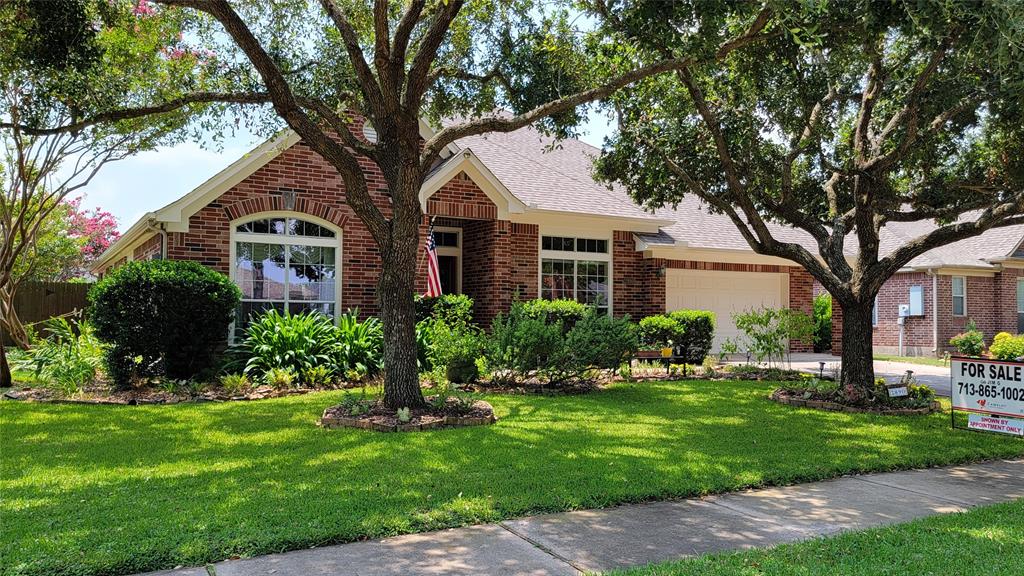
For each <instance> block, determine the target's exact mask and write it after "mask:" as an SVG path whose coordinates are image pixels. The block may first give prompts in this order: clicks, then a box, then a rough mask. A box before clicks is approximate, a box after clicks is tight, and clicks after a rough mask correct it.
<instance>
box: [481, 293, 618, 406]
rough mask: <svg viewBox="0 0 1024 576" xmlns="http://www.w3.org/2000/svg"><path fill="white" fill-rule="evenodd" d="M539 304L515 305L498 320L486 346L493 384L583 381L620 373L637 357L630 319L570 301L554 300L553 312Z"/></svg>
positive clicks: (535, 302)
mask: <svg viewBox="0 0 1024 576" xmlns="http://www.w3.org/2000/svg"><path fill="white" fill-rule="evenodd" d="M538 302H540V301H536V300H535V301H531V302H517V303H515V304H513V305H512V308H511V310H509V313H508V314H507V315H505V314H500V315H498V317H497V318H495V320H494V323H493V324H492V326H491V334H490V335H489V337H488V338H487V342H486V360H487V365H488V367H489V368H490V369H491V371H492V377H493V379H494V380H495V381H497V382H504V383H515V384H522V383H531V382H533V383H540V384H546V385H555V386H558V385H563V384H575V383H582V382H587V381H589V380H591V378H592V372H593V371H594V370H613V369H617V368H619V367H620V366H621V365H622V363H623V362H625V361H627V360H629V359H630V358H631V357H632V356H633V355H634V354H635V353H636V349H637V347H638V340H637V328H636V325H635V324H633V323H632V322H630V321H629V318H628V317H624V318H612V317H611V316H609V315H607V314H599V313H597V312H596V311H595V310H594V309H593V308H591V307H588V306H585V305H578V306H570V305H566V304H564V302H566V301H554V302H555V303H556V304H555V305H554V307H553V308H551V307H547V306H545V305H543V304H539V303H538ZM574 304H576V303H574ZM552 311H553V314H551V315H549V312H552ZM567 322H571V327H570V328H568V329H566V323H567Z"/></svg>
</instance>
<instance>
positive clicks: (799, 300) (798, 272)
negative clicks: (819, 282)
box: [789, 266, 814, 352]
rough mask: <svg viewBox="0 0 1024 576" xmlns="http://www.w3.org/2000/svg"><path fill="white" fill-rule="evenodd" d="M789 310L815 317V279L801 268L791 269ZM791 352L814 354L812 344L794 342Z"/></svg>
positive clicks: (791, 345)
mask: <svg viewBox="0 0 1024 576" xmlns="http://www.w3.org/2000/svg"><path fill="white" fill-rule="evenodd" d="M789 309H790V310H799V311H801V312H804V313H806V314H809V315H810V316H811V317H813V316H814V277H813V276H811V275H810V274H808V273H807V271H806V270H804V269H803V268H799V267H795V266H794V267H791V268H790V269H789ZM789 351H790V352H814V344H813V343H812V342H806V343H805V342H799V341H793V342H790V343H789Z"/></svg>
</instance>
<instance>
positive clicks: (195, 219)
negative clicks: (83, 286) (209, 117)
mask: <svg viewBox="0 0 1024 576" xmlns="http://www.w3.org/2000/svg"><path fill="white" fill-rule="evenodd" d="M355 132H356V133H357V134H358V133H360V132H359V131H358V130H355ZM361 165H362V166H363V170H364V172H365V174H366V178H367V183H368V185H369V189H370V193H371V197H372V198H373V199H374V201H375V202H376V204H377V206H378V207H379V208H380V209H381V211H382V212H384V213H385V215H390V200H389V199H388V197H387V195H386V194H385V192H384V191H385V185H384V178H383V175H382V174H381V173H380V171H379V169H378V168H377V167H376V165H374V164H373V163H372V162H370V161H369V160H365V159H364V160H362V161H361ZM284 190H291V191H295V205H294V208H293V210H292V211H293V212H296V213H300V214H311V215H314V216H317V217H319V218H322V219H324V220H327V221H328V222H331V223H333V224H335V225H336V226H338V227H339V228H341V229H342V230H343V233H342V238H341V246H342V270H341V303H340V307H339V309H340V310H345V309H349V308H353V309H354V308H358V309H359V310H360V313H361V315H363V316H366V315H376V314H379V312H380V309H379V306H378V303H377V286H376V282H377V277H378V274H379V270H380V258H379V252H378V250H377V247H376V244H375V243H374V242H373V239H372V237H371V236H370V233H369V230H367V229H366V227H365V226H364V225H363V224H362V222H361V221H360V220H359V218H358V217H357V216H356V215H355V213H354V212H353V211H352V209H351V208H350V207H349V206H348V205H347V204H346V203H345V187H344V184H343V183H342V181H341V177H340V176H339V175H338V174H337V172H336V171H335V170H334V168H333V167H331V166H330V165H329V164H327V162H326V161H324V160H323V159H322V158H321V157H320V156H319V155H318V154H316V153H315V152H313V150H311V149H310V148H309V147H308V146H306V145H305V144H303V143H301V142H300V143H299V144H296V145H295V146H292V147H291V148H289V149H288V150H285V151H284V152H282V153H281V154H280V155H279V156H278V157H277V158H275V159H273V160H271V161H270V162H268V163H267V164H266V165H265V166H263V167H262V168H260V169H259V170H257V171H256V172H255V173H253V174H252V175H251V176H249V177H248V178H246V179H245V180H243V181H242V182H240V183H239V184H238V185H236V186H235V187H234V188H232V189H230V190H228V191H227V192H225V193H224V194H222V195H221V196H220V197H218V198H217V199H216V200H214V201H213V202H211V203H210V204H208V205H207V206H205V207H203V208H202V209H200V210H199V211H198V212H196V213H195V214H194V215H193V216H192V217H191V218H190V219H189V231H188V232H187V233H178V232H176V233H171V234H169V237H168V248H167V251H168V257H169V258H172V259H179V260H196V261H199V262H201V263H203V264H205V265H207V266H210V267H211V268H213V269H215V270H218V271H220V272H223V273H225V274H227V273H229V269H230V265H231V263H230V262H229V261H228V260H229V254H230V252H229V243H230V222H231V221H232V220H235V219H240V218H244V217H245V216H248V215H251V214H256V213H259V212H267V211H275V210H284V209H285V206H284V200H283V195H282V191H284ZM437 194H438V195H440V196H441V197H442V198H444V199H445V201H444V202H441V203H435V204H434V205H435V206H436V207H437V208H438V209H440V210H444V211H446V212H455V213H462V212H459V210H461V209H459V208H458V207H457V205H455V204H453V203H455V202H456V199H457V198H458V197H459V196H460V195H465V196H466V198H467V205H468V206H471V207H472V210H471V211H469V212H466V214H467V215H475V216H486V215H487V214H490V213H496V208H494V205H493V204H491V208H490V211H488V210H487V209H486V208H485V207H483V205H482V201H483V200H486V201H487V202H490V201H489V200H488V199H487V197H486V195H485V194H484V193H483V192H482V191H481V190H480V189H479V188H478V187H476V185H475V184H473V182H472V181H471V180H468V179H466V178H465V177H463V176H461V175H460V176H459V177H456V178H455V179H453V181H452V182H450V183H448V184H446V185H445V186H444V187H443V188H442V189H441V190H439V191H438V192H437ZM464 270H467V271H472V268H468V267H467V268H464ZM421 276H422V274H421ZM468 276H469V274H467V277H468Z"/></svg>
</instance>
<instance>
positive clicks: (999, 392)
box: [951, 358, 1024, 418]
mask: <svg viewBox="0 0 1024 576" xmlns="http://www.w3.org/2000/svg"><path fill="white" fill-rule="evenodd" d="M952 387H953V390H952V394H951V396H952V401H953V409H954V410H963V411H965V412H975V413H978V414H988V415H991V416H1008V417H1010V418H1014V417H1024V363H1020V362H1002V361H999V360H982V359H979V358H954V359H953V362H952Z"/></svg>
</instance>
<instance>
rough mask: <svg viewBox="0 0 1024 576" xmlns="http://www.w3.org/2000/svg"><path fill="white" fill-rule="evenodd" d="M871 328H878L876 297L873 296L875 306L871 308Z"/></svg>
mask: <svg viewBox="0 0 1024 576" xmlns="http://www.w3.org/2000/svg"><path fill="white" fill-rule="evenodd" d="M871 326H872V327H875V326H878V295H877V294H876V295H875V304H874V306H872V307H871Z"/></svg>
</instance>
